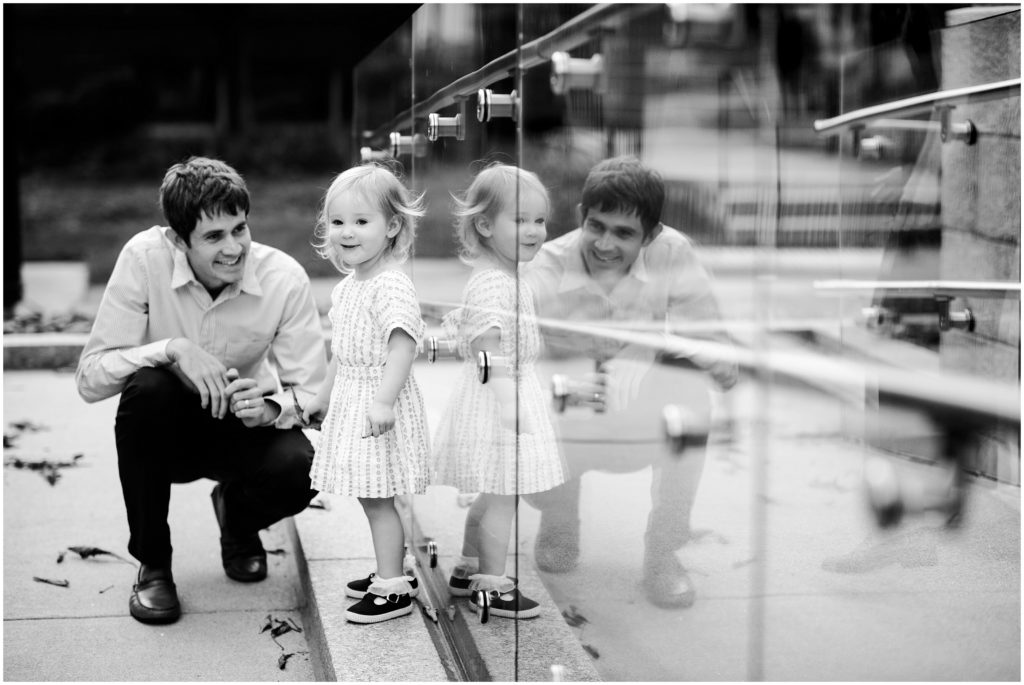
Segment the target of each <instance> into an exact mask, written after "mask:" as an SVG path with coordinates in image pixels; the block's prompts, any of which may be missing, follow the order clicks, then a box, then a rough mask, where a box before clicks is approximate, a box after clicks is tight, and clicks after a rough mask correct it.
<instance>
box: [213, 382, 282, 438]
mask: <svg viewBox="0 0 1024 685" xmlns="http://www.w3.org/2000/svg"><path fill="white" fill-rule="evenodd" d="M227 376H228V378H229V380H230V381H231V383H230V384H229V385H228V386H227V388H226V389H225V394H226V395H227V397H228V400H227V404H228V405H229V406H230V408H231V413H232V414H234V415H235V416H237V417H238V418H239V419H240V420H241V421H242V423H243V424H245V425H246V426H247V427H249V428H253V427H255V426H265V425H267V424H268V423H271V422H273V421H274V420H275V419H276V418H277V417H278V414H279V413H280V408H279V407H278V406H277V405H276V404H274V403H273V402H267V401H266V400H265V399H264V398H263V389H262V388H260V387H259V384H258V383H257V382H256V379H254V378H239V377H238V371H236V370H235V369H228V371H227Z"/></svg>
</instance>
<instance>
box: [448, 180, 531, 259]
mask: <svg viewBox="0 0 1024 685" xmlns="http://www.w3.org/2000/svg"><path fill="white" fill-rule="evenodd" d="M520 184H521V186H520ZM524 190H534V191H536V192H538V193H540V194H541V195H543V196H544V201H545V202H547V203H548V205H549V206H550V204H551V198H550V197H549V196H548V189H547V188H545V187H544V184H543V183H541V181H540V178H538V177H537V174H535V173H533V172H532V171H526V170H525V169H520V168H519V167H514V166H511V165H508V164H492V165H491V166H489V167H487V168H486V169H484V170H483V171H481V172H480V173H478V174H477V175H476V178H474V179H473V182H472V183H471V184H470V185H469V189H468V190H466V194H465V196H464V197H462V198H459V197H456V196H454V195H453V196H452V200H453V201H454V202H455V210H454V214H455V236H456V238H458V240H459V259H461V260H462V261H463V262H465V263H467V264H470V263H472V262H473V261H474V260H476V259H477V258H478V257H480V255H481V254H482V252H483V251H484V250H488V251H489V250H490V249H491V248H490V247H489V246H488V245H487V243H486V242H485V241H483V240H481V235H480V233H478V232H477V230H476V220H477V217H481V216H486V217H488V218H492V219H493V218H494V216H495V215H497V214H499V213H500V212H501V211H502V210H503V209H505V208H506V207H507V206H508V205H509V204H514V203H515V201H516V197H517V196H516V193H517V192H518V193H520V194H522V193H523V192H524Z"/></svg>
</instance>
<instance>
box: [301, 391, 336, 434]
mask: <svg viewBox="0 0 1024 685" xmlns="http://www.w3.org/2000/svg"><path fill="white" fill-rule="evenodd" d="M329 403H330V400H328V399H323V398H321V397H320V396H319V395H317V396H316V397H314V398H313V399H311V400H310V401H309V403H308V404H307V405H306V408H305V409H303V410H302V416H300V417H299V419H300V420H301V421H302V425H303V426H305V427H306V428H319V427H320V424H321V423H323V420H324V415H326V414H327V405H328V404H329Z"/></svg>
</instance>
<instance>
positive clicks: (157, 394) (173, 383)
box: [118, 367, 184, 414]
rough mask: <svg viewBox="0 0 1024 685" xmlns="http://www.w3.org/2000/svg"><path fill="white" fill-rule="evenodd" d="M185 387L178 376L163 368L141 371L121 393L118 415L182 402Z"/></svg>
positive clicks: (136, 373) (129, 380)
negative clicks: (138, 409)
mask: <svg viewBox="0 0 1024 685" xmlns="http://www.w3.org/2000/svg"><path fill="white" fill-rule="evenodd" d="M183 391H184V385H182V383H181V381H180V380H178V378H177V376H175V375H174V374H173V373H171V372H170V371H168V370H167V369H164V368H161V367H146V368H142V369H139V370H138V371H136V372H135V373H134V374H132V376H131V378H129V379H128V382H127V383H125V386H124V389H123V390H122V391H121V400H120V402H119V404H118V414H121V413H124V412H125V411H128V410H130V409H133V408H136V407H137V408H140V409H142V408H144V409H158V408H160V407H168V406H172V405H173V404H174V403H176V402H180V401H181V395H182V393H183Z"/></svg>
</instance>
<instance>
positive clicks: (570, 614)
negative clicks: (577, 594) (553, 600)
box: [562, 604, 590, 628]
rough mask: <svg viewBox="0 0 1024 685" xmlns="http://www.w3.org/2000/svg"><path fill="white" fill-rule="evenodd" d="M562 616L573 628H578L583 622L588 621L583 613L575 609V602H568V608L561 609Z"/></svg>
mask: <svg viewBox="0 0 1024 685" xmlns="http://www.w3.org/2000/svg"><path fill="white" fill-rule="evenodd" d="M562 618H564V619H565V622H566V623H568V624H569V625H571V626H572V627H573V628H579V627H580V626H581V625H583V624H584V623H590V621H588V620H587V619H586V617H585V616H584V615H583V614H581V613H580V612H579V611H577V609H576V605H575V604H570V605H569V608H568V609H565V610H564V611H562Z"/></svg>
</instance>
